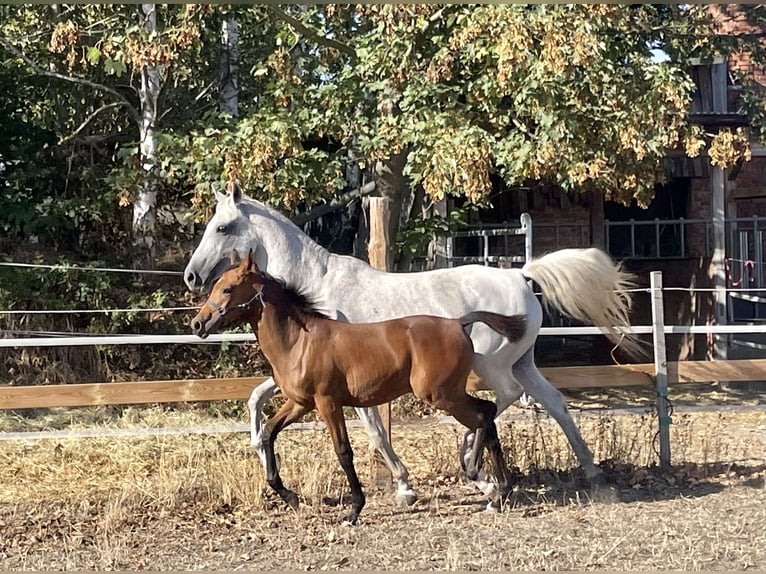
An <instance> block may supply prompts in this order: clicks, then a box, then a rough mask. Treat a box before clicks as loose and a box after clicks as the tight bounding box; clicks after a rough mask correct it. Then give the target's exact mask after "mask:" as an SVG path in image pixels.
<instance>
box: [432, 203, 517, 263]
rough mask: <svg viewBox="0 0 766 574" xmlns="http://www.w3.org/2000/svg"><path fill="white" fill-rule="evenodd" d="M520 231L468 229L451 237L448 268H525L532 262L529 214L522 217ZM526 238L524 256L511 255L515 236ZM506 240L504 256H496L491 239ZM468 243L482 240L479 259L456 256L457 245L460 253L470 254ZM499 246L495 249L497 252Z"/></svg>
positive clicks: (477, 257) (451, 234)
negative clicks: (498, 266)
mask: <svg viewBox="0 0 766 574" xmlns="http://www.w3.org/2000/svg"><path fill="white" fill-rule="evenodd" d="M519 222H520V226H519V227H495V228H493V227H489V226H482V227H480V228H477V229H468V230H465V231H455V232H453V233H450V234H449V235H448V236H447V237H446V238H445V239H446V253H445V255H444V258H445V260H446V265H447V267H454V266H455V265H456V264H457V265H465V264H468V263H481V264H483V265H491V264H500V263H506V264H513V263H520V264H522V265H523V264H524V263H526V262H527V261H529V260H530V259H531V258H532V217H531V216H530V215H529V214H528V213H522V214H521V217H519ZM522 235H523V236H524V254H523V255H511V254H510V253H509V252H510V251H511V250H512V249H513V247H512V246H510V245H509V241H508V239H509V238H510V237H514V236H522ZM493 237H502V238H503V239H504V241H503V248H502V250H501V251H502V253H500V254H497V253H492V251H493V249H492V248H491V247H492V246H491V241H490V238H493ZM465 239H478V240H479V242H480V249H479V250H478V251H479V254H477V255H456V254H455V252H456V250H457V249H456V248H457V247H458V246H456V243H458V242H459V243H460V245H459V248H460V249H459V250H460V251H461V252H463V253H466V252H470V251H471V250H472V249H471V248H472V247H474V246H471V245H467V243H471V242H466V241H461V240H465ZM496 249H497V246H495V250H496Z"/></svg>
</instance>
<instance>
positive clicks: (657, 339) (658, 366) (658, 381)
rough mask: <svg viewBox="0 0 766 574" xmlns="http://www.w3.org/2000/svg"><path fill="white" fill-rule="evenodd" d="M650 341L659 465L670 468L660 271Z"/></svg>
mask: <svg viewBox="0 0 766 574" xmlns="http://www.w3.org/2000/svg"><path fill="white" fill-rule="evenodd" d="M650 286H651V290H652V339H653V343H654V384H655V387H656V390H657V417H658V419H659V431H658V432H659V438H660V465H661V467H662V468H664V469H666V470H667V469H668V468H670V423H671V422H672V421H671V419H670V416H668V401H667V398H668V360H667V354H666V351H665V310H664V300H663V296H662V271H652V273H651V275H650Z"/></svg>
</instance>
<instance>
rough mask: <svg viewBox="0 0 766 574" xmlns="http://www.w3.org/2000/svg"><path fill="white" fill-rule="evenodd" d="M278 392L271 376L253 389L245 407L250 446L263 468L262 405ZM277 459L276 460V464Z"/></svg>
mask: <svg viewBox="0 0 766 574" xmlns="http://www.w3.org/2000/svg"><path fill="white" fill-rule="evenodd" d="M278 392H279V387H277V384H276V383H275V382H274V379H273V378H272V377H269V378H268V379H266V380H265V381H263V382H262V383H261V384H260V385H258V386H257V387H255V388H254V389H253V392H252V393H251V394H250V399H248V401H247V409H248V410H249V411H250V446H251V447H252V448H253V450H254V451H255V453H256V454H257V455H258V458H259V459H260V460H261V464H262V465H263V468H264V469H265V468H266V449H265V448H264V446H263V429H264V426H265V422H264V418H263V406H264V405H265V404H266V402H267V401H269V399H271V397H273V396H274V395H276V394H277V393H278ZM278 463H279V461H277V464H278Z"/></svg>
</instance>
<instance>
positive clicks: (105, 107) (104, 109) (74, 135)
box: [59, 102, 125, 145]
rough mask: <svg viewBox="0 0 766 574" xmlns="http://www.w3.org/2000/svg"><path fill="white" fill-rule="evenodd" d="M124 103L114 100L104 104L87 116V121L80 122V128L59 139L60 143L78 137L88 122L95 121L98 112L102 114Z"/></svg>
mask: <svg viewBox="0 0 766 574" xmlns="http://www.w3.org/2000/svg"><path fill="white" fill-rule="evenodd" d="M123 105H125V104H124V103H123V102H112V103H111V104H106V105H103V106H101V107H100V108H98V109H97V110H96V111H94V112H93V113H92V114H90V115H89V116H88V117H87V118H85V121H84V122H82V123H81V124H80V126H79V127H78V128H77V129H76V130H75V131H73V132H72V133H71V134H69V135H68V136H67V137H65V138H64V139H62V140H61V141H59V145H64V144H65V143H67V142H68V141H71V140H73V139H74V138H76V137H77V135H78V134H79V133H80V132H81V131H82V130H84V129H85V128H86V127H87V125H88V124H89V123H90V122H91V121H93V119H94V118H95V117H96V116H97V115H98V114H100V113H101V112H104V111H106V110H109V109H111V108H118V107H120V106H123Z"/></svg>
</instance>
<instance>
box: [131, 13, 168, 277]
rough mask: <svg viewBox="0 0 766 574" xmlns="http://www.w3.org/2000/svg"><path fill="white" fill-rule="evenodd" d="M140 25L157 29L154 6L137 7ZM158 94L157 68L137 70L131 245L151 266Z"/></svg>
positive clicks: (154, 209)
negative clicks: (137, 179)
mask: <svg viewBox="0 0 766 574" xmlns="http://www.w3.org/2000/svg"><path fill="white" fill-rule="evenodd" d="M139 14H140V16H139V17H140V23H141V25H142V26H143V27H144V29H145V30H146V32H147V33H148V35H151V34H152V33H153V32H155V31H156V29H157V11H156V7H155V5H154V4H141V5H140V7H139ZM161 90H162V78H161V76H160V70H159V67H158V66H154V65H145V66H144V67H143V69H142V70H141V86H140V88H139V101H140V110H139V113H140V122H139V138H140V146H139V153H140V158H141V167H142V168H143V170H144V178H143V181H142V183H141V185H140V186H139V188H138V193H137V194H136V198H135V201H134V203H133V245H134V247H135V248H136V263H141V264H150V265H151V264H153V263H154V258H155V255H156V247H157V246H156V242H155V236H154V233H155V224H156V219H157V187H158V184H159V180H158V177H157V142H156V139H155V130H156V128H157V118H158V117H159V111H158V109H157V100H158V99H159V95H160V91H161Z"/></svg>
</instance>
